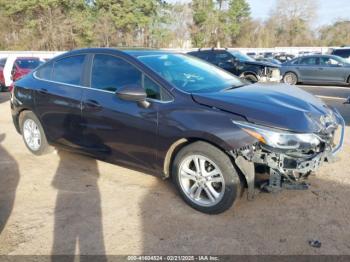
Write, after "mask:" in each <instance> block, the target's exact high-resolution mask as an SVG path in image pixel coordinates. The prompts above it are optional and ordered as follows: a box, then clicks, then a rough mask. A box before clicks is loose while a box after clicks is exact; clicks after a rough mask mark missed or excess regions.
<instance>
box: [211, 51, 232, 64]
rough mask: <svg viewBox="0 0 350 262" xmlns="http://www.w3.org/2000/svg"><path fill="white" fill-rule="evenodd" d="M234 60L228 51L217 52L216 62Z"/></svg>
mask: <svg viewBox="0 0 350 262" xmlns="http://www.w3.org/2000/svg"><path fill="white" fill-rule="evenodd" d="M230 61H232V56H231V55H229V54H228V53H224V52H220V53H215V60H214V63H215V64H217V65H218V64H222V63H227V62H230Z"/></svg>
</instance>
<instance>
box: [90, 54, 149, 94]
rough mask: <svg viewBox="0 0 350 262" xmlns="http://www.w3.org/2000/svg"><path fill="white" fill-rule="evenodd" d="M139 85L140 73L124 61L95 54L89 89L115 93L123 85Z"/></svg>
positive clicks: (140, 81) (140, 82)
mask: <svg viewBox="0 0 350 262" xmlns="http://www.w3.org/2000/svg"><path fill="white" fill-rule="evenodd" d="M137 84H138V85H141V84H142V73H141V72H140V71H139V70H138V69H136V68H135V67H134V66H132V65H131V64H129V63H128V62H126V61H125V60H123V59H121V58H118V57H115V56H110V55H101V54H97V55H95V57H94V62H93V66H92V74H91V87H92V88H95V89H101V90H106V91H112V92H115V91H116V90H117V89H118V88H120V87H122V86H125V85H137Z"/></svg>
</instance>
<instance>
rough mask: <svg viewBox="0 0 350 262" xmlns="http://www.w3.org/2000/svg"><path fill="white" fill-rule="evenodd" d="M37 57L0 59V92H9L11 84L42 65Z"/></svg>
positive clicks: (42, 61)
mask: <svg viewBox="0 0 350 262" xmlns="http://www.w3.org/2000/svg"><path fill="white" fill-rule="evenodd" d="M44 62H45V60H43V59H40V58H39V57H11V58H2V59H0V92H1V91H5V90H10V91H11V88H12V86H13V82H14V81H16V80H18V79H20V78H21V77H23V76H25V75H26V74H28V73H30V72H31V71H32V70H34V69H35V68H37V67H38V66H39V65H41V64H43V63H44Z"/></svg>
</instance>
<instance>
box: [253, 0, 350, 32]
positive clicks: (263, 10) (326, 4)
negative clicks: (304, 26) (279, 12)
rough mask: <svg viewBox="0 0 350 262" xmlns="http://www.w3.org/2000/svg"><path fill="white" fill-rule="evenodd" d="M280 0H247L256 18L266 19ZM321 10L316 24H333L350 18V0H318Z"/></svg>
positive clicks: (317, 25)
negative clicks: (338, 20)
mask: <svg viewBox="0 0 350 262" xmlns="http://www.w3.org/2000/svg"><path fill="white" fill-rule="evenodd" d="M277 1H278V0H247V2H249V4H250V8H251V12H252V16H253V17H254V18H259V19H262V20H264V19H266V18H267V17H268V16H269V13H270V10H271V9H272V8H273V7H274V6H275V5H276V3H277ZM317 2H318V6H319V10H318V13H317V20H316V22H315V26H316V27H319V26H322V25H327V24H331V23H333V22H334V21H336V20H337V19H339V18H340V19H348V20H350V1H349V0H317Z"/></svg>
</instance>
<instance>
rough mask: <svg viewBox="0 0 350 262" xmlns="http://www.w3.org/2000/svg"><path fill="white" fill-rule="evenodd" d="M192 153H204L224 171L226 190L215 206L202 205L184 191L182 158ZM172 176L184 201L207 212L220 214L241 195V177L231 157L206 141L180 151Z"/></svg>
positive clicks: (175, 160)
mask: <svg viewBox="0 0 350 262" xmlns="http://www.w3.org/2000/svg"><path fill="white" fill-rule="evenodd" d="M190 155H202V156H204V157H207V158H209V159H210V160H211V161H213V162H214V163H215V164H216V165H217V166H218V167H219V169H220V170H221V172H222V175H223V177H224V180H225V192H224V195H223V197H222V199H221V201H220V202H219V203H217V204H216V205H214V206H211V207H206V206H200V205H198V204H196V203H194V202H192V201H191V200H190V199H189V198H188V196H187V195H186V194H185V192H183V189H182V187H181V185H180V181H179V168H180V165H181V162H182V160H183V159H185V158H186V157H188V156H190ZM172 178H173V181H174V183H175V185H176V187H177V189H178V191H179V192H180V195H181V197H182V198H183V199H184V201H185V202H186V203H187V204H188V205H190V206H191V207H193V208H194V209H196V210H198V211H201V212H204V213H207V214H219V213H222V212H224V211H226V210H227V209H229V208H230V207H231V206H232V205H233V203H234V201H235V200H236V198H237V197H238V196H239V195H240V189H241V184H240V178H239V176H238V173H237V171H236V169H235V167H234V165H233V163H232V161H231V159H230V158H229V157H228V156H227V155H226V154H225V153H224V152H223V151H221V150H220V149H218V148H217V147H215V146H213V145H211V144H209V143H206V142H195V143H193V144H190V145H188V146H186V147H184V148H183V149H182V150H180V151H179V152H178V154H177V155H176V157H175V159H174V162H173V165H172Z"/></svg>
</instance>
